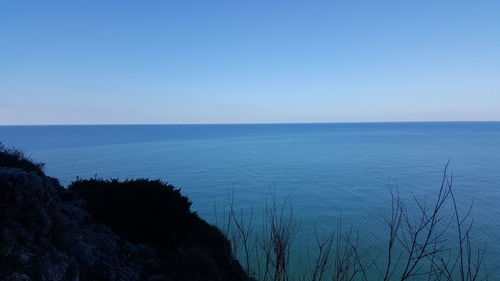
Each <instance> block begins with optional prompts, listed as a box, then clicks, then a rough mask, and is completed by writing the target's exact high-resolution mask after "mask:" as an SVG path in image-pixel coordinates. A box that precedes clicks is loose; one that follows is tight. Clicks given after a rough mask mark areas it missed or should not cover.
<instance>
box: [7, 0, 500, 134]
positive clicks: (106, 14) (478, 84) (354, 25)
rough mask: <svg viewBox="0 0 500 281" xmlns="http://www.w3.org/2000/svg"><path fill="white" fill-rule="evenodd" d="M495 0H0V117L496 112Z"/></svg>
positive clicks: (162, 119) (262, 119) (148, 120)
mask: <svg viewBox="0 0 500 281" xmlns="http://www.w3.org/2000/svg"><path fill="white" fill-rule="evenodd" d="M499 15H500V1H481V0H475V1H460V0H454V1H446V0H442V1H436V0H432V1H426V0H400V1H396V0H393V1H383V0H377V1H373V0H370V1H359V0H349V1H348V0H345V1H334V0H331V1H293V0H288V1H271V0H265V1H260V0H252V1H236V0H232V1H219V0H210V1H207V0H203V1H189V0H183V1H168V0H163V1H153V0H142V1H126V0H119V1H118V0H117V1H114V0H108V1H103V0H99V1H94V0H84V1H78V0H75V1H67V0H64V1H51V0H46V1H40V0H33V1H24V0H0V124H4V125H16V124H168V123H176V124H178V123H181V124H183V123H302V122H388V121H479V120H483V121H484V120H500V16H499Z"/></svg>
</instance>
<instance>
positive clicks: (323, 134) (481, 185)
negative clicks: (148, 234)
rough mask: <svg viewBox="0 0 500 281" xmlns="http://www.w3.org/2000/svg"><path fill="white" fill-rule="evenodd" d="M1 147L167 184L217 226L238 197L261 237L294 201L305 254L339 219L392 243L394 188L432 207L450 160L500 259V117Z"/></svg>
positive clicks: (17, 142)
mask: <svg viewBox="0 0 500 281" xmlns="http://www.w3.org/2000/svg"><path fill="white" fill-rule="evenodd" d="M0 142H2V143H3V145H4V146H6V147H8V148H17V149H20V150H22V151H24V152H25V153H26V154H27V155H29V156H30V157H31V158H33V159H34V160H35V161H40V162H44V163H45V172H46V174H48V175H49V176H52V177H55V178H58V179H59V181H60V183H61V184H62V185H64V186H67V185H68V184H70V183H71V182H72V181H74V180H75V179H77V178H91V177H98V178H117V179H136V178H150V179H161V180H164V181H166V182H168V183H170V184H172V185H174V186H176V187H177V188H180V189H181V192H182V193H183V194H184V195H187V196H188V197H189V198H190V200H191V201H192V209H193V211H195V212H197V213H198V214H199V215H200V217H202V218H204V219H206V220H207V221H209V222H210V223H213V224H218V225H219V224H221V221H223V220H224V218H221V217H223V216H224V214H225V210H227V207H228V204H233V206H234V208H235V209H236V210H237V212H238V214H241V215H244V216H247V218H250V215H251V216H252V219H253V220H255V223H254V224H255V227H254V232H258V229H259V227H260V224H262V221H264V218H265V216H266V209H268V207H269V206H270V204H273V202H274V203H276V202H277V204H278V205H279V204H285V205H286V208H287V210H289V213H288V211H287V214H288V215H290V216H292V217H293V219H294V221H295V222H296V225H297V234H296V236H295V237H294V247H295V249H296V251H297V252H298V253H301V255H303V253H304V251H305V250H304V249H309V246H314V243H315V239H316V237H318V236H320V237H324V236H325V235H327V234H328V233H330V232H332V231H335V230H338V228H339V225H340V224H341V225H342V227H343V228H344V229H348V230H349V231H351V232H352V233H355V234H356V237H358V239H359V241H360V243H361V244H362V245H363V246H365V245H366V247H367V248H371V249H378V248H383V247H385V245H386V244H387V233H388V231H387V227H386V225H385V222H384V219H383V218H384V215H386V214H388V212H389V211H390V207H391V204H390V203H391V191H392V192H393V194H395V193H394V191H396V192H397V193H398V194H400V196H401V198H402V199H403V200H404V201H405V202H408V203H407V204H408V206H412V204H413V203H414V200H420V202H426V203H427V204H428V205H429V206H431V205H432V203H433V202H434V201H433V200H435V198H437V196H438V192H439V188H440V185H441V183H442V179H443V175H444V169H445V166H446V165H448V168H447V176H448V178H449V179H452V184H453V190H454V195H455V197H456V200H457V203H458V205H459V211H460V212H461V214H464V215H465V213H466V212H467V209H468V208H469V207H472V211H471V215H470V218H471V219H472V220H473V228H472V233H473V234H471V237H473V238H472V240H473V242H474V246H477V247H480V248H482V249H486V254H485V260H486V261H487V262H488V263H489V264H490V266H491V267H498V266H500V243H499V240H500V122H404V123H322V124H229V125H68V126H0ZM408 208H409V210H415V209H412V207H408ZM443 211H444V212H445V213H446V212H448V213H446V214H445V215H452V213H451V212H450V211H451V210H449V209H448V208H445V209H444V210H443ZM492 276H494V275H492ZM496 276H500V275H498V271H497V275H496ZM497 280H500V279H497Z"/></svg>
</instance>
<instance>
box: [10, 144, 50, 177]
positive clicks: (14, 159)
mask: <svg viewBox="0 0 500 281" xmlns="http://www.w3.org/2000/svg"><path fill="white" fill-rule="evenodd" d="M43 165H44V164H43V163H36V162H33V160H32V159H30V158H29V157H27V156H26V155H25V154H24V153H22V152H21V151H19V150H15V149H7V148H5V147H4V146H3V145H2V144H1V143H0V167H9V168H18V169H22V170H25V171H27V172H35V173H37V174H38V175H41V176H42V175H44V173H43Z"/></svg>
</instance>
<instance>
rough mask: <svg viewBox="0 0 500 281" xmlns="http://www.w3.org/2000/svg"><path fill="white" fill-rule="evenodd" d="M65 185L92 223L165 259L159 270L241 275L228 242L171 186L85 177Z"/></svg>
mask: <svg viewBox="0 0 500 281" xmlns="http://www.w3.org/2000/svg"><path fill="white" fill-rule="evenodd" d="M69 189H70V190H73V191H75V192H76V193H77V194H78V195H79V196H80V197H81V198H82V199H84V200H85V201H86V202H87V211H88V212H89V213H90V214H91V215H92V217H93V218H94V219H95V220H96V221H97V222H100V223H103V224H106V225H107V226H109V227H110V228H111V229H112V230H113V232H114V233H115V234H117V235H119V236H121V237H122V238H123V239H125V240H128V241H130V242H132V243H136V244H139V243H143V244H147V245H149V246H151V247H153V248H154V249H155V250H156V251H157V253H158V254H159V255H160V256H162V257H163V258H164V259H165V260H166V261H167V262H166V265H165V266H166V267H167V268H165V267H164V268H163V269H164V270H166V272H169V273H170V274H174V273H175V274H178V275H179V276H178V277H179V280H246V275H245V273H244V271H243V269H242V268H241V266H240V264H239V263H238V261H236V260H235V259H234V258H233V256H232V251H231V247H230V244H229V241H228V240H227V239H226V238H225V236H224V235H223V234H222V232H221V231H220V230H219V229H218V228H216V227H214V226H212V225H210V224H208V223H206V222H205V221H204V220H202V219H200V218H199V217H198V215H197V214H196V213H193V212H191V210H190V206H191V202H190V201H189V200H188V198H187V197H185V196H183V195H182V194H181V193H180V190H179V189H176V188H175V187H174V186H172V185H169V184H167V183H165V182H162V181H160V180H148V179H137V180H125V181H119V180H117V179H112V180H103V179H87V180H76V181H74V182H72V183H71V184H70V185H69ZM181 260H182V261H190V264H183V262H180V261H181ZM191 263H193V264H191ZM195 264H198V265H199V266H196V265H195ZM188 273H189V274H188ZM214 276H217V278H215V277H214Z"/></svg>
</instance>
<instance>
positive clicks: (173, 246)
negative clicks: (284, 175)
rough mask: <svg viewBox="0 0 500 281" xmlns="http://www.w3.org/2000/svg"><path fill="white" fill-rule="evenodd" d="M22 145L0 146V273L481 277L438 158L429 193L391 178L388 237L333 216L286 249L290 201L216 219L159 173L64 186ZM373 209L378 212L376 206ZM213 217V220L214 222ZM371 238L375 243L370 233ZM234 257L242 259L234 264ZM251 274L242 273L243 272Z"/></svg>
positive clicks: (42, 276) (8, 278)
mask: <svg viewBox="0 0 500 281" xmlns="http://www.w3.org/2000/svg"><path fill="white" fill-rule="evenodd" d="M42 167H43V165H42V164H36V163H34V162H33V161H31V160H30V159H29V158H28V157H26V156H24V155H23V154H22V153H21V152H18V151H14V150H7V149H5V148H3V147H0V281H21V280H23V281H28V280H33V281H34V280H54V281H59V280H60V281H63V280H64V281H66V280H83V281H85V280H147V281H160V280H187V281H189V280H192V281H198V280H217V281H225V280H235V281H238V280H252V279H253V278H255V279H257V280H261V281H271V280H272V281H291V280H304V281H305V280H311V281H321V280H334V281H347V280H363V281H371V280H383V281H389V280H400V281H403V280H446V281H476V280H488V279H489V275H490V273H489V272H488V271H487V267H486V266H485V260H484V257H485V255H484V250H483V249H482V248H478V247H475V246H473V231H472V230H473V227H472V226H473V224H472V220H471V217H470V214H471V208H467V209H465V210H463V209H462V208H460V207H459V206H458V204H457V201H456V199H455V195H454V193H453V188H452V187H453V184H452V177H451V176H449V175H448V172H447V168H445V170H444V173H443V181H442V183H441V185H440V188H439V189H438V190H437V193H436V197H435V199H434V200H433V201H431V202H428V201H426V200H425V199H419V198H417V197H416V196H415V197H414V200H413V201H412V202H406V201H405V200H403V199H402V198H401V197H400V194H399V192H398V190H397V188H391V189H390V195H391V196H390V201H389V207H388V210H387V212H386V213H385V214H384V215H382V216H381V217H380V219H381V222H382V225H383V223H384V222H385V227H386V232H387V239H386V241H383V242H382V243H383V245H385V247H384V249H383V250H380V247H377V248H376V251H375V252H374V251H373V249H374V247H370V246H369V245H368V246H366V245H364V244H363V241H362V239H360V236H359V235H358V234H357V233H356V232H355V231H353V229H352V228H347V229H346V228H345V227H343V225H342V223H340V222H339V223H338V226H337V228H336V229H335V230H333V231H332V232H331V233H329V234H327V235H320V234H318V233H317V231H316V229H312V230H309V231H314V233H315V234H316V235H315V237H316V239H315V241H314V249H312V250H311V251H310V252H309V251H308V253H307V255H306V256H304V255H302V256H301V257H298V258H295V259H293V257H294V256H296V257H297V254H296V253H295V252H294V238H295V236H296V234H297V232H298V229H299V228H298V224H297V221H296V219H295V217H294V216H293V212H292V208H291V204H290V203H289V202H288V201H285V202H284V203H283V204H278V203H277V200H276V199H273V200H271V202H269V203H268V204H267V207H266V209H265V210H264V212H263V214H264V216H263V218H262V219H263V227H262V229H258V230H257V229H255V227H254V215H253V214H254V212H253V209H252V210H245V211H243V210H237V208H235V206H234V204H233V202H232V201H231V202H230V204H229V207H228V208H227V209H226V210H224V213H223V220H222V221H219V223H218V225H219V228H216V227H214V226H212V225H210V224H208V223H206V222H205V221H203V220H202V219H201V218H199V217H198V215H197V214H196V213H193V212H192V211H191V210H190V206H191V203H190V202H189V200H188V198H187V197H185V196H183V195H182V194H181V193H180V190H178V189H176V188H174V187H173V186H171V185H168V184H167V183H165V182H162V181H159V180H147V179H137V180H126V181H119V180H114V179H113V180H103V179H86V180H76V181H75V182H73V183H72V184H71V185H70V186H69V188H68V189H65V188H63V187H61V186H60V185H59V183H58V181H57V180H56V179H53V178H50V177H48V176H45V174H44V173H43V170H42ZM375 219H377V218H375ZM219 229H220V230H219ZM377 246H379V245H377ZM236 257H237V258H239V259H240V260H241V261H242V264H243V267H242V266H240V264H239V262H238V261H237V260H236ZM249 276H250V277H249Z"/></svg>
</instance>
